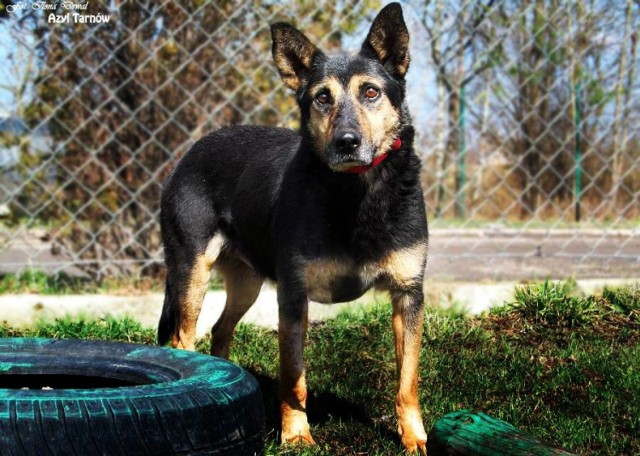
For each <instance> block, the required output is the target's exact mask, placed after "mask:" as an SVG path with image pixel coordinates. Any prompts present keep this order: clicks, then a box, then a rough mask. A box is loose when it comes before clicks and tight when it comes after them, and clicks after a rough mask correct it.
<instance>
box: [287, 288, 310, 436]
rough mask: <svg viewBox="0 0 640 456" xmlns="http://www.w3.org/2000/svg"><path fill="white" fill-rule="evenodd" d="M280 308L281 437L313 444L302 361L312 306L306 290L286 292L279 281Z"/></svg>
mask: <svg viewBox="0 0 640 456" xmlns="http://www.w3.org/2000/svg"><path fill="white" fill-rule="evenodd" d="M278 308H279V323H278V341H279V344H280V414H281V419H282V434H281V441H282V443H294V444H305V445H313V444H315V442H314V441H313V438H312V437H311V432H310V430H309V423H308V421H307V384H306V382H305V375H304V365H303V361H302V351H303V347H304V339H305V335H306V331H307V321H308V308H309V303H308V300H307V295H306V292H303V293H301V292H298V293H294V294H292V293H287V292H286V291H285V287H284V286H280V284H279V286H278Z"/></svg>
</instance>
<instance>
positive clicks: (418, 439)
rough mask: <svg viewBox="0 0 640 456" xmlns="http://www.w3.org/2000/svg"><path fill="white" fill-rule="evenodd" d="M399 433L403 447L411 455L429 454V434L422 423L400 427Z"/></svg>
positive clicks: (417, 422)
mask: <svg viewBox="0 0 640 456" xmlns="http://www.w3.org/2000/svg"><path fill="white" fill-rule="evenodd" d="M398 433H399V434H400V438H401V439H402V446H404V448H405V450H406V451H407V452H408V453H410V454H414V453H418V454H423V455H426V454H427V433H426V432H425V431H424V426H423V425H422V421H413V422H408V423H405V424H404V425H402V424H400V425H398Z"/></svg>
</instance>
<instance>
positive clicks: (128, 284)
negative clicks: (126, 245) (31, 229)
mask: <svg viewBox="0 0 640 456" xmlns="http://www.w3.org/2000/svg"><path fill="white" fill-rule="evenodd" d="M222 288H223V284H222V279H221V278H220V277H219V276H218V275H217V274H215V273H214V274H212V277H211V281H210V282H209V289H211V290H219V289H222ZM163 291H164V279H162V278H158V277H139V278H135V277H107V278H105V279H102V280H92V279H89V278H88V277H80V276H72V275H69V274H66V273H64V272H59V273H56V274H47V273H45V272H42V271H39V270H37V269H25V270H24V271H22V272H19V273H15V274H14V273H8V274H0V295H2V294H42V295H71V294H113V295H138V294H144V293H161V292H163Z"/></svg>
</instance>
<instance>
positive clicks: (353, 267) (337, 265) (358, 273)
mask: <svg viewBox="0 0 640 456" xmlns="http://www.w3.org/2000/svg"><path fill="white" fill-rule="evenodd" d="M426 253H427V245H426V243H423V242H420V243H417V244H415V245H413V246H410V247H406V248H402V249H397V250H392V251H390V252H388V253H387V254H386V255H384V256H383V257H382V258H381V259H379V260H377V261H369V262H364V263H360V264H358V263H356V262H355V261H354V260H353V259H352V258H349V257H348V256H343V257H325V258H318V259H314V260H312V261H310V262H308V263H307V266H306V268H305V271H304V272H305V274H304V277H305V281H306V285H307V295H308V297H309V299H311V300H312V301H317V302H322V303H334V302H345V301H352V300H354V299H356V298H358V297H360V296H361V295H362V294H363V293H364V292H366V291H367V290H368V289H370V288H371V287H372V286H374V285H376V286H382V288H405V287H410V286H412V285H414V284H415V283H416V282H417V281H420V280H421V279H422V275H423V272H424V266H425V261H426ZM384 285H386V287H385V286H384Z"/></svg>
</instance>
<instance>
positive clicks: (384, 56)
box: [360, 3, 409, 78]
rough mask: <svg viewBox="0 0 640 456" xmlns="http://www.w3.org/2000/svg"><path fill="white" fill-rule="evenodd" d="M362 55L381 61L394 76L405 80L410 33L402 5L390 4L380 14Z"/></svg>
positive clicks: (364, 45) (364, 44)
mask: <svg viewBox="0 0 640 456" xmlns="http://www.w3.org/2000/svg"><path fill="white" fill-rule="evenodd" d="M360 53H361V54H363V55H366V56H368V57H373V58H377V59H378V60H380V62H382V64H383V65H384V67H385V68H386V69H387V71H388V72H389V73H391V75H392V76H395V77H398V78H404V75H405V74H406V73H407V70H408V69H409V31H408V30H407V26H406V24H405V23H404V18H403V17H402V7H401V6H400V3H390V4H389V5H387V6H385V7H384V8H383V9H382V11H380V13H378V16H377V17H376V18H375V20H374V21H373V24H372V25H371V29H370V30H369V34H368V35H367V39H366V40H365V41H364V43H363V45H362V50H361V51H360Z"/></svg>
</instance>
